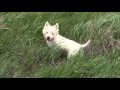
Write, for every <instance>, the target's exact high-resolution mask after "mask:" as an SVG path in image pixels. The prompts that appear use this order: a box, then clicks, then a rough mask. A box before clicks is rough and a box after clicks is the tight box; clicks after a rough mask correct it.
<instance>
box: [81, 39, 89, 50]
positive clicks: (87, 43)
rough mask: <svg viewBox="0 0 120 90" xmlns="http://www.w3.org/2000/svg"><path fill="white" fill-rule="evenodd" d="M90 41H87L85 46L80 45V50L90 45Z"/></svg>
mask: <svg viewBox="0 0 120 90" xmlns="http://www.w3.org/2000/svg"><path fill="white" fill-rule="evenodd" d="M90 42H91V40H90V39H89V40H88V41H87V42H86V43H85V44H82V48H85V47H86V46H88V45H90Z"/></svg>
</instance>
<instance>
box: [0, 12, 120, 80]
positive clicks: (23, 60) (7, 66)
mask: <svg viewBox="0 0 120 90" xmlns="http://www.w3.org/2000/svg"><path fill="white" fill-rule="evenodd" d="M46 21H49V22H50V23H51V24H52V25H54V24H55V23H59V29H60V34H61V35H62V36H64V37H66V38H69V39H72V40H75V41H76V42H80V43H85V42H86V41H87V40H88V39H89V38H90V39H91V40H92V43H91V45H90V46H89V47H87V48H86V49H84V51H83V52H82V53H80V54H79V55H77V56H75V57H72V58H70V59H68V60H67V59H66V58H65V57H62V56H60V55H61V53H60V51H57V50H54V49H49V48H48V46H47V44H46V42H45V40H44V38H43V35H42V29H43V26H44V24H45V22H46ZM119 38H120V13H117V12H113V13H112V12H1V13H0V77H1V78H112V77H115V78H119V77H120V40H119Z"/></svg>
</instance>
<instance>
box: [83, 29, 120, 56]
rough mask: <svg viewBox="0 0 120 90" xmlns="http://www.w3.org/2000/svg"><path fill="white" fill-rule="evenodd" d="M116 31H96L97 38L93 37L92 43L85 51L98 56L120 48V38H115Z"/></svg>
mask: <svg viewBox="0 0 120 90" xmlns="http://www.w3.org/2000/svg"><path fill="white" fill-rule="evenodd" d="M114 33H116V32H115V30H113V29H108V30H107V32H106V33H104V32H102V33H101V32H100V33H99V32H98V33H96V34H95V33H94V34H95V35H96V38H95V37H94V38H93V39H92V42H91V45H90V46H89V47H87V48H86V49H85V52H86V53H87V54H88V55H90V56H97V55H103V54H104V53H108V52H110V51H114V50H115V49H116V48H120V39H115V38H114Z"/></svg>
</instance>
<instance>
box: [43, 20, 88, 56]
mask: <svg viewBox="0 0 120 90" xmlns="http://www.w3.org/2000/svg"><path fill="white" fill-rule="evenodd" d="M43 35H44V38H45V39H46V42H47V44H48V46H49V47H51V46H53V45H55V46H57V47H58V48H61V49H65V50H67V51H68V56H67V58H69V57H70V56H73V55H76V54H77V53H78V51H79V50H80V49H82V48H85V47H86V46H88V45H89V44H90V39H89V40H88V41H87V43H85V44H82V45H81V44H79V43H77V42H75V41H73V40H70V39H67V38H65V37H63V36H61V35H59V25H58V23H56V24H55V25H53V26H51V25H50V24H49V23H48V22H46V23H45V25H44V28H43ZM47 37H50V39H49V40H47Z"/></svg>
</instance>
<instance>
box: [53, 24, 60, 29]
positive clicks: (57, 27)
mask: <svg viewBox="0 0 120 90" xmlns="http://www.w3.org/2000/svg"><path fill="white" fill-rule="evenodd" d="M54 27H55V28H56V30H58V31H59V25H58V23H56V24H55V25H54Z"/></svg>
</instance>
